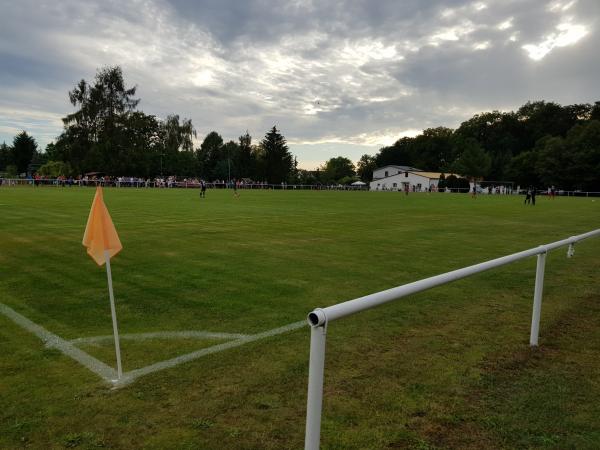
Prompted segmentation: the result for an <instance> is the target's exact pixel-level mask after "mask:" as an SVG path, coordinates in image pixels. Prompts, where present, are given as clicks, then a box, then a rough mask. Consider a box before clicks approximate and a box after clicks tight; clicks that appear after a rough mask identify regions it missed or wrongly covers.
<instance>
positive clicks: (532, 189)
mask: <svg viewBox="0 0 600 450" xmlns="http://www.w3.org/2000/svg"><path fill="white" fill-rule="evenodd" d="M531 205H532V206H535V186H532V187H531Z"/></svg>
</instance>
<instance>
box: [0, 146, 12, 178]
mask: <svg viewBox="0 0 600 450" xmlns="http://www.w3.org/2000/svg"><path fill="white" fill-rule="evenodd" d="M14 163H15V162H14V159H13V152H12V148H10V147H9V146H8V145H6V142H3V143H2V145H0V171H3V170H5V169H6V167H7V166H10V165H14Z"/></svg>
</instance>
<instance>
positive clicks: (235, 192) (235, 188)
mask: <svg viewBox="0 0 600 450" xmlns="http://www.w3.org/2000/svg"><path fill="white" fill-rule="evenodd" d="M231 185H232V186H233V196H234V197H235V198H239V196H240V194H238V191H237V185H238V182H237V180H233V182H232V183H231Z"/></svg>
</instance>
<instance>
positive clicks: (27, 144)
mask: <svg viewBox="0 0 600 450" xmlns="http://www.w3.org/2000/svg"><path fill="white" fill-rule="evenodd" d="M12 153H13V155H12V160H13V161H14V164H15V165H16V166H17V171H18V172H19V173H24V172H26V171H27V167H28V166H29V164H30V163H31V160H32V159H33V157H34V155H35V154H36V153H37V142H35V139H34V138H32V137H31V136H29V135H28V134H27V132H26V131H21V132H20V133H19V134H17V135H16V136H15V138H14V139H13V145H12Z"/></svg>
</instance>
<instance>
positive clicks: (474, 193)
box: [471, 183, 477, 198]
mask: <svg viewBox="0 0 600 450" xmlns="http://www.w3.org/2000/svg"><path fill="white" fill-rule="evenodd" d="M471 198H477V187H476V186H475V183H473V190H472V191H471Z"/></svg>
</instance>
